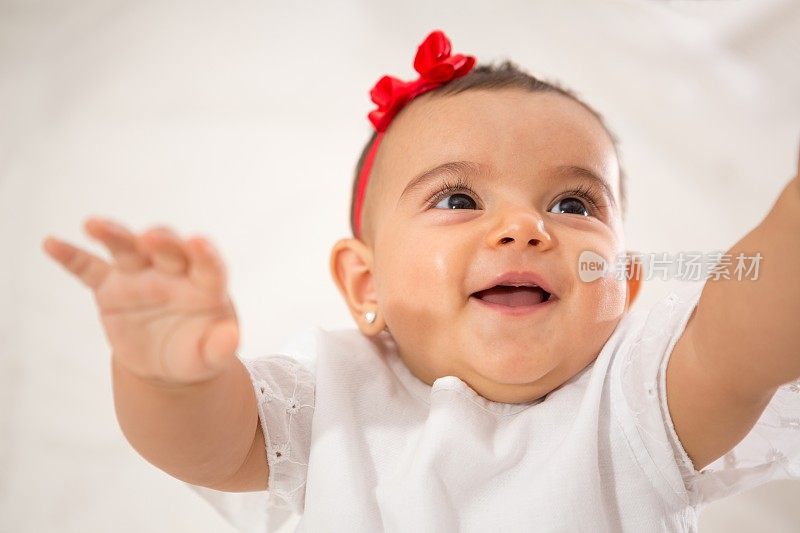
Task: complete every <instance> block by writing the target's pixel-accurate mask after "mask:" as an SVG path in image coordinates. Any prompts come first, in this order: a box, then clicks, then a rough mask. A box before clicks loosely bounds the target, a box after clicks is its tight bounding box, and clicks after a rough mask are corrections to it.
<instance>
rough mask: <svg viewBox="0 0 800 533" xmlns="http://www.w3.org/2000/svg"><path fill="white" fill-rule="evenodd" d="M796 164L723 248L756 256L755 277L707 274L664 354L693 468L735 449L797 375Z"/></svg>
mask: <svg viewBox="0 0 800 533" xmlns="http://www.w3.org/2000/svg"><path fill="white" fill-rule="evenodd" d="M798 167H799V168H798V174H797V175H796V176H795V177H794V178H793V179H792V180H791V181H790V182H789V183H788V184H787V185H786V187H785V188H784V189H783V192H782V193H781V194H780V196H779V197H778V200H777V201H776V202H775V205H774V206H773V208H772V210H771V211H770V212H769V213H768V215H767V216H766V217H765V218H764V220H763V221H762V222H761V223H760V224H759V225H758V226H757V227H756V228H755V229H753V230H752V231H751V232H750V233H748V234H747V235H745V236H744V237H743V238H742V239H741V240H740V241H739V242H737V243H736V244H735V245H734V246H733V247H732V248H731V249H730V250H729V251H728V252H727V253H728V254H729V255H730V257H731V258H732V259H733V264H735V261H736V259H735V258H736V256H737V255H738V254H740V253H743V254H744V255H745V256H748V257H752V256H755V255H756V253H760V254H761V256H762V259H761V260H760V261H761V263H760V265H759V266H758V277H757V279H748V278H747V277H743V278H742V279H741V280H739V279H737V278H736V276H733V275H731V276H730V279H723V278H721V279H719V280H715V279H712V278H709V279H707V280H706V284H705V287H704V288H703V291H702V293H701V296H700V299H699V301H698V304H697V307H696V309H695V311H694V313H693V315H692V317H691V318H690V319H689V322H688V323H687V326H686V329H685V331H684V333H683V335H682V336H681V338H680V339H679V340H678V342H677V343H676V345H675V348H674V350H673V352H672V355H671V356H670V360H669V363H668V366H667V375H666V387H667V399H668V405H669V411H670V415H671V417H672V419H673V422H674V425H675V431H676V433H677V434H678V437H679V438H680V440H681V443H682V445H683V447H684V449H685V450H686V452H687V454H688V455H689V457H690V458H691V459H692V462H693V463H694V467H695V469H696V470H700V469H701V468H703V467H704V466H706V465H708V464H710V463H712V462H713V461H714V460H716V459H717V458H719V457H721V456H722V455H724V454H725V453H727V452H728V451H729V450H730V449H732V448H733V447H734V446H736V444H738V443H739V441H741V440H742V439H743V438H744V437H745V436H746V435H747V434H748V433H749V431H750V429H752V427H753V425H754V424H755V423H756V422H757V421H758V419H759V417H760V416H761V414H762V413H763V411H764V409H765V408H766V406H767V404H768V403H769V401H770V400H771V398H772V396H773V395H774V394H775V392H776V391H777V389H778V387H780V386H781V385H783V384H786V383H788V382H790V381H793V380H796V379H798V378H800V163H799V164H798ZM752 277H753V276H752V273H751V278H752ZM798 438H800V436H799V437H798Z"/></svg>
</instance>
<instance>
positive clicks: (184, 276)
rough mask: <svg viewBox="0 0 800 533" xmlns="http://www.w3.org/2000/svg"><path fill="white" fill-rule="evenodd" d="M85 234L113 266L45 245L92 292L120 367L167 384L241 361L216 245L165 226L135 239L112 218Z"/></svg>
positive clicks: (94, 223) (201, 377)
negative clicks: (236, 359)
mask: <svg viewBox="0 0 800 533" xmlns="http://www.w3.org/2000/svg"><path fill="white" fill-rule="evenodd" d="M84 229H85V231H86V232H87V233H88V234H89V235H90V236H91V237H93V238H95V239H97V240H99V241H101V242H102V243H103V244H104V245H105V246H106V247H107V248H108V250H109V251H110V252H111V255H112V256H113V261H112V262H110V263H109V262H107V261H105V260H103V259H101V258H99V257H97V256H95V255H93V254H91V253H89V252H86V251H84V250H81V249H79V248H76V247H74V246H72V245H70V244H67V243H65V242H62V241H59V240H57V239H55V238H52V237H48V238H46V239H45V240H44V241H43V243H42V246H43V248H44V250H45V251H46V252H47V254H48V255H49V256H50V257H52V258H53V259H55V260H56V261H58V263H60V264H61V265H62V266H63V267H64V268H66V269H67V270H68V271H69V272H71V273H72V274H73V275H75V277H77V278H78V279H79V280H80V281H81V282H82V283H83V284H84V285H85V286H87V287H89V288H90V289H91V290H92V291H93V293H94V298H95V302H96V303H97V306H98V309H99V312H100V319H101V321H102V323H103V327H104V328H105V332H106V337H107V339H108V341H109V343H110V344H111V348H112V349H113V354H112V357H113V358H114V360H115V361H116V362H117V363H118V364H119V365H121V366H122V367H124V368H125V369H127V370H129V371H130V372H132V373H134V374H136V375H138V376H140V377H142V378H146V379H148V380H152V381H153V382H156V383H160V384H166V385H172V384H175V385H179V384H191V383H196V382H200V381H205V380H208V379H211V378H213V377H215V376H217V375H218V374H220V373H221V372H222V370H223V369H224V368H226V366H227V364H228V363H230V362H231V361H232V360H233V358H234V356H235V352H236V348H237V346H238V343H239V325H238V321H237V318H236V311H235V309H234V307H233V304H232V302H231V300H230V297H229V296H228V292H227V274H226V269H225V265H224V264H223V262H222V260H221V258H220V256H219V255H218V253H217V252H216V251H215V250H214V248H213V247H212V246H211V244H210V243H209V242H208V241H207V240H206V239H204V238H202V237H193V238H190V239H187V240H185V241H184V240H183V239H181V238H180V237H179V236H178V235H177V234H176V233H175V232H173V231H172V230H171V229H169V228H167V227H164V226H157V227H153V228H151V229H150V230H148V231H146V232H144V233H143V234H141V235H139V236H136V235H134V234H133V233H131V232H130V231H128V230H127V229H126V228H124V227H123V226H121V225H119V224H116V223H115V222H113V221H111V220H106V219H97V218H89V219H87V220H86V222H85V223H84Z"/></svg>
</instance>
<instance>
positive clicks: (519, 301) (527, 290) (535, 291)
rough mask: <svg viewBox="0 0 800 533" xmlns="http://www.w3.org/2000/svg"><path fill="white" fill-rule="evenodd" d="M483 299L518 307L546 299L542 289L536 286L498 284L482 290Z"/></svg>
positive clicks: (538, 302)
mask: <svg viewBox="0 0 800 533" xmlns="http://www.w3.org/2000/svg"><path fill="white" fill-rule="evenodd" d="M480 296H481V299H482V300H484V301H486V302H491V303H495V304H501V305H508V306H510V307H518V306H521V305H536V304H540V303H542V301H544V294H543V293H542V290H541V289H539V288H536V287H504V286H496V287H492V288H491V289H486V290H485V291H482V292H481V295H480Z"/></svg>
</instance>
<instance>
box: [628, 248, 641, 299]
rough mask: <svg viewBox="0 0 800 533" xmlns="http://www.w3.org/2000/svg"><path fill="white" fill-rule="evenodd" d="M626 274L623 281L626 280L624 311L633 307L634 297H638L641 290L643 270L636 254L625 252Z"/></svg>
mask: <svg viewBox="0 0 800 533" xmlns="http://www.w3.org/2000/svg"><path fill="white" fill-rule="evenodd" d="M627 255H628V262H627V265H628V266H627V272H626V276H625V279H627V280H628V296H627V298H626V299H625V310H626V311H627V310H628V309H630V307H631V306H632V305H633V302H634V301H635V300H636V297H637V296H638V295H639V289H641V288H642V278H643V276H644V270H643V268H642V261H641V259H640V258H639V256H638V255H637V254H636V252H627Z"/></svg>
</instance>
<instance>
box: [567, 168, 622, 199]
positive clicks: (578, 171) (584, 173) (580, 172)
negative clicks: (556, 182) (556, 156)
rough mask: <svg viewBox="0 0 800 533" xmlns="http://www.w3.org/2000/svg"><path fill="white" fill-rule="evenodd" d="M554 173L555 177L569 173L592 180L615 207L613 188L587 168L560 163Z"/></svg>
mask: <svg viewBox="0 0 800 533" xmlns="http://www.w3.org/2000/svg"><path fill="white" fill-rule="evenodd" d="M555 175H556V177H567V176H570V175H573V176H579V177H582V178H585V179H588V180H590V181H593V182H594V183H595V184H597V185H598V186H599V187H600V188H601V189H603V192H604V193H605V195H606V196H608V199H609V200H610V201H611V203H612V204H613V206H614V208H615V209H616V208H617V199H616V198H615V197H614V190H613V189H612V188H611V185H610V184H609V183H608V180H607V179H605V178H603V177H600V176H599V175H597V174H595V173H594V172H592V171H591V170H589V169H588V168H583V167H579V166H575V165H561V166H558V167H556V168H555Z"/></svg>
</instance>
